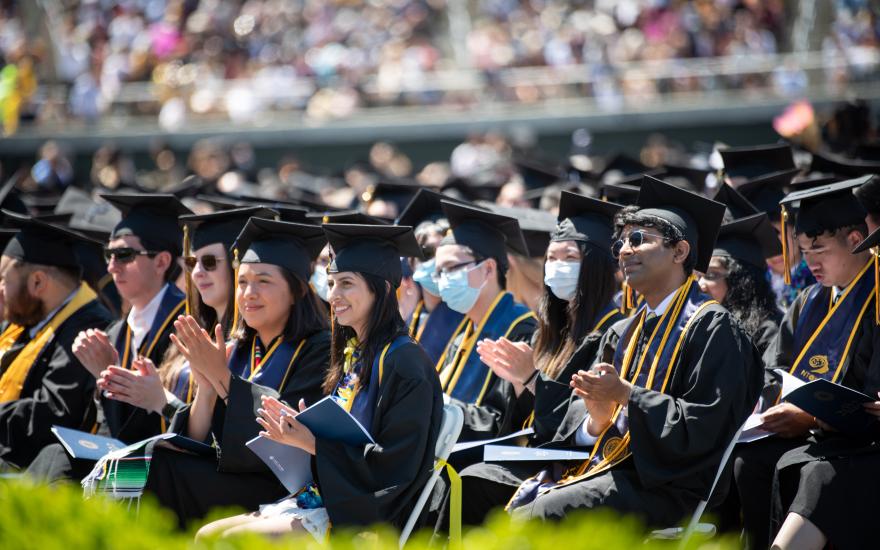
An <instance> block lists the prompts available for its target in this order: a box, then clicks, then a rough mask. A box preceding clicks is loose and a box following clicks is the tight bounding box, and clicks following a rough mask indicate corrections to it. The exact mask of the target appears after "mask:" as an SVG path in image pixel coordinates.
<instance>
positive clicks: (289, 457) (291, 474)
mask: <svg viewBox="0 0 880 550" xmlns="http://www.w3.org/2000/svg"><path fill="white" fill-rule="evenodd" d="M245 445H247V447H248V449H250V450H251V451H253V452H254V454H256V455H257V456H258V457H260V460H262V461H263V462H265V463H266V466H268V467H269V469H270V470H272V473H273V474H275V477H277V478H278V480H279V481H280V482H281V484H282V485H284V488H285V489H287V490H288V491H289V492H290V494H296V493H298V492H299V491H300V489H302V488H303V487H305V486H306V485H308V484H309V483H310V482H311V481H312V456H311V455H310V454H309V453H307V452H305V451H304V450H302V449H300V448H298V447H292V446H290V445H285V444H283V443H278V442H276V441H272V440H271V439H269V438H267V437H263V436H261V435H258V436H257V437H255V438H253V439H251V440H250V441H248V442H247V443H245Z"/></svg>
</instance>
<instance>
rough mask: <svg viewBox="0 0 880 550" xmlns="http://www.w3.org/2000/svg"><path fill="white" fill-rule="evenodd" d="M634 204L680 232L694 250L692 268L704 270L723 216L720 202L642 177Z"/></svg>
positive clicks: (645, 213) (651, 178) (641, 211)
mask: <svg viewBox="0 0 880 550" xmlns="http://www.w3.org/2000/svg"><path fill="white" fill-rule="evenodd" d="M638 205H639V214H643V215H647V216H653V217H657V218H660V219H663V220H665V221H667V222H669V223H671V224H672V225H673V226H675V227H676V228H677V229H678V230H679V231H681V232H682V235H684V238H685V240H686V241H687V242H688V243H689V244H690V245H691V249H693V250H695V251H696V254H697V263H696V265H695V266H694V269H696V270H697V271H701V272H705V271H706V269H707V268H708V267H709V260H711V259H712V249H713V247H714V246H715V238H716V237H717V236H718V229H719V228H720V227H721V221H722V220H723V218H724V205H723V204H721V203H720V202H715V201H713V200H710V199H707V198H705V197H702V196H700V195H697V194H696V193H692V192H690V191H687V190H685V189H681V188H680V187H676V186H674V185H670V184H668V183H666V182H664V181H662V180H658V179H657V178H654V177H651V176H645V179H644V181H643V182H642V189H641V192H640V193H639V200H638Z"/></svg>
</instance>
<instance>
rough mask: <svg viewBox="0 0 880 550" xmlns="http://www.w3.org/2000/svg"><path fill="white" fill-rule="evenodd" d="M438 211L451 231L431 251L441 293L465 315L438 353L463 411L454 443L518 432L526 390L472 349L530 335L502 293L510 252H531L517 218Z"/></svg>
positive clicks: (530, 318)
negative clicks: (486, 342) (496, 371)
mask: <svg viewBox="0 0 880 550" xmlns="http://www.w3.org/2000/svg"><path fill="white" fill-rule="evenodd" d="M442 208H443V211H444V212H445V213H446V217H447V219H448V220H449V225H450V230H449V232H448V233H447V234H446V236H445V237H444V238H443V240H442V241H440V246H438V247H437V255H436V256H435V259H436V263H435V271H436V272H437V273H438V274H439V279H440V282H439V288H440V297H441V298H442V299H443V301H444V302H446V305H447V306H449V307H450V308H451V309H452V310H453V311H457V312H459V313H462V314H464V322H463V323H461V324H460V325H459V327H458V328H457V330H456V332H455V333H453V336H452V338H451V340H450V341H449V343H448V345H447V346H446V349H445V350H444V351H443V354H442V355H441V357H440V360H439V361H438V363H437V371H438V372H439V373H440V383H441V384H442V386H443V391H444V392H445V393H446V395H448V396H449V401H450V402H451V403H453V404H455V405H457V406H459V407H461V409H462V410H463V411H464V428H463V429H462V433H461V436H460V437H459V440H461V441H465V440H475V439H487V438H492V437H496V436H499V435H504V434H507V433H510V432H512V431H515V430H518V429H519V428H520V427H521V426H522V425H523V423H524V422H525V421H526V420H527V419H528V417H529V415H530V414H531V412H532V408H533V404H534V399H533V396H532V394H531V393H530V392H524V391H521V388H520V391H518V390H517V389H516V388H515V387H514V386H513V385H512V384H511V383H510V382H507V381H506V380H503V379H501V378H499V377H498V376H496V375H495V374H494V373H493V372H492V370H491V369H490V368H489V366H488V365H486V364H485V363H483V362H482V360H481V359H480V356H479V354H478V353H477V349H476V348H477V343H478V342H479V341H480V340H484V339H487V338H488V339H491V340H496V339H498V338H501V337H505V338H507V339H508V340H509V341H511V342H529V341H530V340H531V338H532V334H533V333H534V331H535V327H536V325H537V322H536V320H535V315H534V313H533V312H531V311H529V310H528V308H526V307H525V306H524V305H522V304H519V303H517V302H516V301H515V300H514V298H513V295H512V294H510V293H509V292H507V291H506V290H505V285H506V278H505V275H506V272H507V267H508V261H507V250H508V249H510V250H511V251H514V252H517V253H519V254H521V255H524V256H526V255H528V251H527V249H526V244H525V241H524V240H523V236H522V231H520V228H519V224H518V222H517V220H516V219H514V218H510V217H507V216H502V215H500V214H495V213H493V212H489V211H487V210H483V209H481V208H476V207H472V206H466V205H462V204H457V203H452V202H448V201H443V202H442ZM466 454H467V453H458V454H457V455H455V456H454V460H456V461H462V460H464V461H467V460H468V459H467V457H466V456H463V455H466ZM477 461H479V459H478V458H475V459H471V460H470V462H477ZM460 464H461V462H458V465H460Z"/></svg>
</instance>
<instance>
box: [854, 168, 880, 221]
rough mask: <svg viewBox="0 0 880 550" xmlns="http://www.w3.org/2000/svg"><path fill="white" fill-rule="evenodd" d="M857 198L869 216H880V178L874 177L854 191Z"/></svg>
mask: <svg viewBox="0 0 880 550" xmlns="http://www.w3.org/2000/svg"><path fill="white" fill-rule="evenodd" d="M854 193H855V195H856V198H857V199H858V200H859V203H861V205H862V208H864V209H865V210H866V211H867V212H868V214H870V215H871V216H873V217H878V216H880V177H878V176H874V177H872V178H871V179H869V180H868V181H866V182H865V183H863V184H862V185H860V186H859V187H857V188H856V190H855V191H854Z"/></svg>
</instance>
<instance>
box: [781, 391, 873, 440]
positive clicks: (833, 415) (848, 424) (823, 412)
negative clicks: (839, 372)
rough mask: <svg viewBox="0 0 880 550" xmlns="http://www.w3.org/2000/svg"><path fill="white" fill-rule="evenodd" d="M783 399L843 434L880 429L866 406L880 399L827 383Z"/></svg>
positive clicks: (796, 392)
mask: <svg viewBox="0 0 880 550" xmlns="http://www.w3.org/2000/svg"><path fill="white" fill-rule="evenodd" d="M784 399H785V400H786V401H788V402H789V403H791V404H792V405H795V406H797V407H799V408H801V409H803V410H804V411H806V412H808V413H810V414H811V415H813V416H815V417H816V418H818V419H819V420H821V421H823V422H825V423H826V424H828V425H829V426H831V427H833V428H834V429H836V430H838V431H840V432H842V433H846V434H852V435H859V434H866V433H868V432H871V431H874V430H876V429H878V427H880V419H878V418H877V417H876V416H874V415H872V414H870V413H867V412H865V409H864V407H863V405H864V404H865V403H870V402H872V401H877V400H878V398H875V397H871V396H870V395H865V394H864V393H862V392H859V391H856V390H853V389H850V388H847V387H846V386H841V385H840V384H835V383H834V382H829V381H828V380H823V379H821V378H820V379H817V380H813V381H812V382H808V383H806V384H804V385H803V386H801V387H799V388H797V389H796V390H793V391H792V392H791V393H789V394H787V395H786V396H785V397H784Z"/></svg>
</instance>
